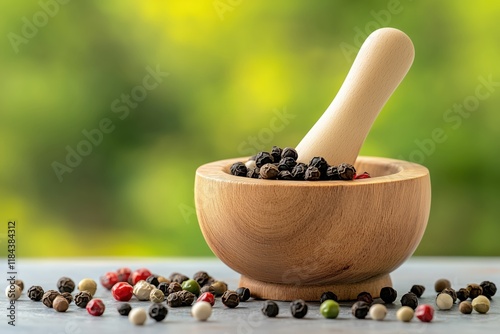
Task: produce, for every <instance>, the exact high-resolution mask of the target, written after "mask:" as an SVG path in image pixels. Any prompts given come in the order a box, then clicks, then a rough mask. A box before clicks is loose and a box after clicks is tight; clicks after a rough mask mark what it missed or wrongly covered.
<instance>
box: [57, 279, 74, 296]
mask: <svg viewBox="0 0 500 334" xmlns="http://www.w3.org/2000/svg"><path fill="white" fill-rule="evenodd" d="M57 290H59V292H61V293H62V292H69V293H71V292H73V291H75V282H73V280H72V279H71V278H69V277H61V278H60V279H59V280H58V281H57Z"/></svg>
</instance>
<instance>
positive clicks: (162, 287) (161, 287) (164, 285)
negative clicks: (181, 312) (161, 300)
mask: <svg viewBox="0 0 500 334" xmlns="http://www.w3.org/2000/svg"><path fill="white" fill-rule="evenodd" d="M169 285H170V284H168V283H167V282H161V283H160V284H158V287H157V288H158V290H160V291H161V292H163V295H164V296H165V297H168V286H169Z"/></svg>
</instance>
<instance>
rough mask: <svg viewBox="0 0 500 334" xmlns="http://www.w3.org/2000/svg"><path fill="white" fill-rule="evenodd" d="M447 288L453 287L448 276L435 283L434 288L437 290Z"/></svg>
mask: <svg viewBox="0 0 500 334" xmlns="http://www.w3.org/2000/svg"><path fill="white" fill-rule="evenodd" d="M446 288H451V282H450V281H449V280H447V279H446V278H440V279H438V280H437V281H436V283H434V290H435V291H436V292H441V291H443V289H446Z"/></svg>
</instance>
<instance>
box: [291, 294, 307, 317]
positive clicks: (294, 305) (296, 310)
mask: <svg viewBox="0 0 500 334" xmlns="http://www.w3.org/2000/svg"><path fill="white" fill-rule="evenodd" d="M307 309H308V307H307V304H306V302H305V301H303V300H302V299H297V300H294V301H293V302H291V303H290V311H291V312H292V315H293V317H294V318H297V319H300V318H303V317H305V316H306V314H307Z"/></svg>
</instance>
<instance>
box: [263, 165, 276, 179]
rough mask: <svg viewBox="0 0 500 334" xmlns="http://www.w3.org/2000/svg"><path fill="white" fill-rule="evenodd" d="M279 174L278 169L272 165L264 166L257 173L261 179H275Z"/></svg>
mask: <svg viewBox="0 0 500 334" xmlns="http://www.w3.org/2000/svg"><path fill="white" fill-rule="evenodd" d="M279 173H280V172H279V170H278V167H276V166H275V165H273V164H265V165H264V166H262V167H260V171H259V175H260V178H261V179H276V178H277V177H278V174H279Z"/></svg>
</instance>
